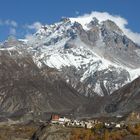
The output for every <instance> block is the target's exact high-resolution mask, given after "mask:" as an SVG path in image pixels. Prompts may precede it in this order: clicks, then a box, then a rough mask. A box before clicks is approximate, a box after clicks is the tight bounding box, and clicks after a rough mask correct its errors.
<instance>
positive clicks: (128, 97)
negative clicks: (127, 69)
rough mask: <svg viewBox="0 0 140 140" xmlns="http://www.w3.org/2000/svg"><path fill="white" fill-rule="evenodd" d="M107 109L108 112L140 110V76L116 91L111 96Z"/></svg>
mask: <svg viewBox="0 0 140 140" xmlns="http://www.w3.org/2000/svg"><path fill="white" fill-rule="evenodd" d="M105 110H106V111H107V112H108V113H112V112H113V113H114V112H119V113H121V112H122V113H126V112H131V111H139V112H140V77H139V78H137V79H136V80H134V81H133V82H132V83H129V84H127V85H126V86H124V87H123V88H121V89H119V90H117V91H115V92H114V94H113V95H111V96H110V97H109V102H108V103H107V105H106V107H105Z"/></svg>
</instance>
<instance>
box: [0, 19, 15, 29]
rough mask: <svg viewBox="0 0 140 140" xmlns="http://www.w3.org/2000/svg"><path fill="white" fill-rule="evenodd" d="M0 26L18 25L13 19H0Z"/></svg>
mask: <svg viewBox="0 0 140 140" xmlns="http://www.w3.org/2000/svg"><path fill="white" fill-rule="evenodd" d="M0 26H11V27H18V23H17V22H16V21H14V20H9V19H8V20H0Z"/></svg>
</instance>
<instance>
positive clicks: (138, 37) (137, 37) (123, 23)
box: [70, 11, 140, 45]
mask: <svg viewBox="0 0 140 140" xmlns="http://www.w3.org/2000/svg"><path fill="white" fill-rule="evenodd" d="M93 17H96V18H97V19H98V20H99V22H102V21H105V20H107V19H109V20H112V21H114V22H115V23H116V24H117V25H118V26H119V27H120V29H121V30H122V31H123V32H124V34H126V35H127V36H128V37H129V38H130V39H132V40H133V41H134V42H135V43H137V44H139V45H140V33H136V32H133V31H132V30H131V29H128V28H127V25H128V21H127V20H126V19H125V18H123V17H121V16H118V15H111V14H109V13H107V12H96V11H95V12H92V13H91V14H85V15H83V16H79V17H77V18H70V19H71V21H72V22H74V21H77V22H79V23H81V24H82V25H83V27H84V25H85V24H87V23H89V22H90V21H91V20H92V18H93Z"/></svg>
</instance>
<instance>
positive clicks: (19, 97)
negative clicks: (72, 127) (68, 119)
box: [0, 50, 86, 115]
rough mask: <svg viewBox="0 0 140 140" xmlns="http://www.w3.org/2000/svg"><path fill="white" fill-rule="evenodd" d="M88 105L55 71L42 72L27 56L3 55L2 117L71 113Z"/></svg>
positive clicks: (12, 52)
mask: <svg viewBox="0 0 140 140" xmlns="http://www.w3.org/2000/svg"><path fill="white" fill-rule="evenodd" d="M85 101H86V99H85V98H84V97H82V96H80V95H79V94H78V93H77V91H75V90H74V89H73V88H72V87H71V86H70V85H68V84H67V83H66V82H65V81H64V80H62V79H61V78H60V76H59V75H58V72H57V71H56V70H55V69H51V68H49V67H45V68H44V69H39V68H38V67H37V66H36V64H35V63H34V62H33V60H32V57H31V56H30V55H29V54H28V53H26V55H25V54H24V56H22V55H21V54H19V51H17V50H9V51H6V50H1V51H0V112H1V113H2V112H5V113H10V114H14V113H15V114H14V115H16V113H17V112H20V113H21V114H26V113H31V114H32V113H33V114H38V115H39V114H40V113H45V112H62V113H66V112H68V113H70V112H71V111H73V110H74V109H76V108H78V107H79V106H81V105H83V104H84V103H85Z"/></svg>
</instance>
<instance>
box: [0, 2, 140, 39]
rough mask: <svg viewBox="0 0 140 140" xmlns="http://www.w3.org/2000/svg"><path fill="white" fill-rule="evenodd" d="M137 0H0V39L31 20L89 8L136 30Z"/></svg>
mask: <svg viewBox="0 0 140 140" xmlns="http://www.w3.org/2000/svg"><path fill="white" fill-rule="evenodd" d="M139 6H140V0H0V41H2V40H4V39H6V38H7V37H8V35H10V34H14V35H15V36H17V37H18V38H21V37H23V36H25V35H26V34H28V33H30V32H32V31H31V28H30V29H29V28H28V29H27V28H25V27H26V26H27V25H32V24H33V23H35V22H41V23H42V24H51V23H53V22H56V21H59V20H60V18H61V17H63V16H65V17H75V16H80V15H83V14H86V13H91V12H92V11H99V12H108V13H110V14H112V15H119V16H121V17H123V18H125V19H127V21H128V23H129V24H128V25H127V27H128V28H130V29H131V30H132V31H134V32H138V33H140V8H139Z"/></svg>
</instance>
